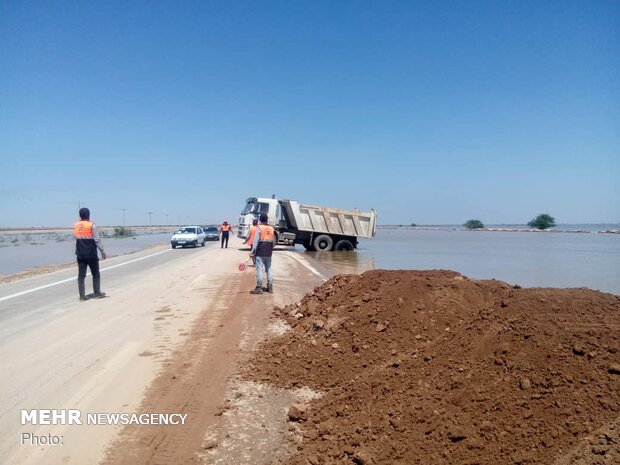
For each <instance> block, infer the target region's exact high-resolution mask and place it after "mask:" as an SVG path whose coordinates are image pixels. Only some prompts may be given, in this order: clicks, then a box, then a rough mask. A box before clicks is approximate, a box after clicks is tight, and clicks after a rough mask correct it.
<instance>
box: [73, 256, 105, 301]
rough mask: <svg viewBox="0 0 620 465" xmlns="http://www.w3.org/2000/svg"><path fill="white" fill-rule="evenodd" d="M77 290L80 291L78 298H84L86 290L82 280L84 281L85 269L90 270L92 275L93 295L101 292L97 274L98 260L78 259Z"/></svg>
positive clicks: (99, 278)
mask: <svg viewBox="0 0 620 465" xmlns="http://www.w3.org/2000/svg"><path fill="white" fill-rule="evenodd" d="M77 262H78V290H79V291H80V297H85V296H86V288H85V284H84V280H85V279H86V268H90V273H91V274H92V275H93V291H94V293H95V294H99V293H100V292H101V275H100V273H99V259H98V258H78V260H77Z"/></svg>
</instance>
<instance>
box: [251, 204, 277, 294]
mask: <svg viewBox="0 0 620 465" xmlns="http://www.w3.org/2000/svg"><path fill="white" fill-rule="evenodd" d="M267 221H268V218H267V214H266V213H261V214H260V224H259V225H258V226H256V236H255V238H254V243H253V244H252V252H251V253H250V257H256V288H255V289H253V290H251V291H250V294H262V293H263V291H266V292H273V273H272V271H271V254H272V252H273V248H274V246H275V244H276V231H275V229H274V228H273V226H270V225H269V224H267ZM263 265H264V266H265V271H266V273H267V287H266V288H263Z"/></svg>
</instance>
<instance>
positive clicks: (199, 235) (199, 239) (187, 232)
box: [170, 226, 207, 249]
mask: <svg viewBox="0 0 620 465" xmlns="http://www.w3.org/2000/svg"><path fill="white" fill-rule="evenodd" d="M206 240H207V236H206V235H205V232H204V231H203V230H202V228H201V227H200V226H183V227H182V228H179V229H178V230H177V232H175V233H174V234H173V235H172V239H170V245H172V248H173V249H176V248H177V246H178V245H179V246H181V247H186V246H192V247H198V244H200V245H202V246H203V247H204V245H205V241H206Z"/></svg>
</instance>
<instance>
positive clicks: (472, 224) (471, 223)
mask: <svg viewBox="0 0 620 465" xmlns="http://www.w3.org/2000/svg"><path fill="white" fill-rule="evenodd" d="M463 226H465V227H466V228H467V229H482V228H484V223H483V222H482V221H480V220H468V221H466V222H465V224H464V225H463Z"/></svg>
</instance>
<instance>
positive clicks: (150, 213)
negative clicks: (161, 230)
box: [147, 212, 153, 229]
mask: <svg viewBox="0 0 620 465" xmlns="http://www.w3.org/2000/svg"><path fill="white" fill-rule="evenodd" d="M147 213H148V214H149V229H151V215H152V214H153V212H147Z"/></svg>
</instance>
